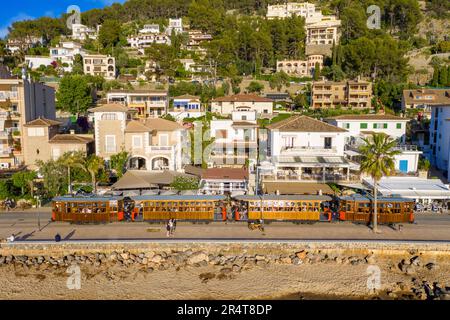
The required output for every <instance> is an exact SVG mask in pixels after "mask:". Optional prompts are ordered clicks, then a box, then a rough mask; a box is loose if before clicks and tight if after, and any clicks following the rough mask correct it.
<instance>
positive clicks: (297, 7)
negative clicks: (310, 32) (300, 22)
mask: <svg viewBox="0 0 450 320" xmlns="http://www.w3.org/2000/svg"><path fill="white" fill-rule="evenodd" d="M294 15H295V16H300V17H304V18H305V20H307V21H310V20H311V19H312V20H313V21H314V20H315V19H320V18H321V17H322V13H321V12H320V11H316V5H315V4H313V3H308V2H302V3H298V2H286V3H284V4H275V5H268V6H267V15H266V17H267V18H268V19H275V18H281V19H282V18H288V17H291V16H294Z"/></svg>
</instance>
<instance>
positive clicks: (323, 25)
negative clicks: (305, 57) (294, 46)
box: [306, 16, 341, 45]
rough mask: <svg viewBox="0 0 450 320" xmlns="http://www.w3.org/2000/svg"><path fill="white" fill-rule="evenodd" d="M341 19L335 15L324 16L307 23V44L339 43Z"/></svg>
mask: <svg viewBox="0 0 450 320" xmlns="http://www.w3.org/2000/svg"><path fill="white" fill-rule="evenodd" d="M340 26H341V20H337V19H336V18H335V17H334V16H327V17H324V18H323V19H322V20H320V21H318V22H315V23H311V24H307V25H306V44H307V45H332V44H333V43H339V39H340V33H339V28H340Z"/></svg>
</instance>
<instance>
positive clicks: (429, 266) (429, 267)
mask: <svg viewBox="0 0 450 320" xmlns="http://www.w3.org/2000/svg"><path fill="white" fill-rule="evenodd" d="M425 268H427V269H428V270H433V269H436V268H437V265H436V264H435V263H433V262H429V263H427V264H426V265H425Z"/></svg>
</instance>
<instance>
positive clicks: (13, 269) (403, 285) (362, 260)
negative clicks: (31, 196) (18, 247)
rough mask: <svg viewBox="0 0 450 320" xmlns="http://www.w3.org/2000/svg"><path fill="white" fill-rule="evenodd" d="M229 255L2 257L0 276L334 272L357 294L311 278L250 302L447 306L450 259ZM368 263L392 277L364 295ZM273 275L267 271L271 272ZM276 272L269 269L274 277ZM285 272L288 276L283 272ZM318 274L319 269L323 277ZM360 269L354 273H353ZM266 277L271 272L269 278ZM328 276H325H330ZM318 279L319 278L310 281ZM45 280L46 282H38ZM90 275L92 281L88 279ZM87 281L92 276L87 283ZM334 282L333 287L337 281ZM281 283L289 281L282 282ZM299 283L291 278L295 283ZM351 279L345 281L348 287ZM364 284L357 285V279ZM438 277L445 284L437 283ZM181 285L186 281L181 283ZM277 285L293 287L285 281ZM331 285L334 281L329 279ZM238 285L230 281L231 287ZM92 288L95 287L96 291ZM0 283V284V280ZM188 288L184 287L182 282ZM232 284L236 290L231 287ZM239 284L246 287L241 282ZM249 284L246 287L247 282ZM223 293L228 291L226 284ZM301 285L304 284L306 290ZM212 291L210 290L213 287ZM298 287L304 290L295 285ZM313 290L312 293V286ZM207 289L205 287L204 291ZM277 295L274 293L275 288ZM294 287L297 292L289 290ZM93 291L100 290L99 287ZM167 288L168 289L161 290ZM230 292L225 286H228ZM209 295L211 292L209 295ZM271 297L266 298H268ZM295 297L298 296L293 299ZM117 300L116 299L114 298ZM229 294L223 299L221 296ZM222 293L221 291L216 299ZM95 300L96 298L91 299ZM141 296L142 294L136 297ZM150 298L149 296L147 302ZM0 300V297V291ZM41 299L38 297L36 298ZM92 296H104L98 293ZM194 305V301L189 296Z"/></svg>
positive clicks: (210, 278)
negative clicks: (344, 275) (417, 302)
mask: <svg viewBox="0 0 450 320" xmlns="http://www.w3.org/2000/svg"><path fill="white" fill-rule="evenodd" d="M246 251H247V250H243V251H241V252H230V251H229V250H220V249H218V250H214V252H208V251H207V250H196V249H195V248H194V249H186V248H182V249H180V250H176V249H171V250H167V249H162V250H147V251H145V252H144V251H142V252H135V251H133V250H114V251H110V252H91V253H77V252H73V253H71V254H64V255H62V254H61V255H56V254H53V255H33V256H27V255H12V254H6V255H0V274H2V278H3V277H5V276H6V277H8V274H9V275H10V276H11V277H14V276H17V274H20V275H21V276H22V277H26V276H27V275H34V276H35V277H36V278H37V279H39V274H42V276H41V281H45V279H47V280H49V279H52V277H54V276H56V275H59V276H60V277H61V275H62V274H63V273H64V272H65V270H67V268H69V267H70V266H73V265H76V266H79V267H80V269H81V270H82V273H83V277H84V278H83V281H84V282H85V283H86V282H88V281H89V280H90V276H89V275H90V274H91V275H94V276H95V277H96V279H97V282H99V283H100V285H101V283H105V285H106V283H108V282H115V283H119V280H120V279H121V280H125V281H127V280H129V279H128V278H126V276H125V277H124V276H123V274H126V275H128V276H129V274H130V272H133V274H134V280H135V279H136V278H137V277H139V276H142V275H143V276H144V277H147V275H149V274H152V277H154V278H155V279H156V278H158V277H159V275H158V274H160V275H161V277H172V276H179V275H181V274H186V279H187V278H189V279H191V280H190V281H192V279H193V276H195V277H197V278H198V281H199V282H200V284H196V285H198V286H200V287H199V294H200V292H201V290H203V289H201V286H202V285H203V286H207V285H208V284H219V285H220V286H222V285H223V283H224V281H225V282H226V280H230V281H231V280H233V281H235V280H236V279H239V277H241V278H245V277H246V273H248V274H254V276H255V277H257V276H256V274H260V275H261V276H262V277H266V276H267V277H268V278H269V277H270V279H272V278H273V279H274V280H273V281H274V282H275V283H276V277H277V276H276V274H272V272H276V270H279V271H280V272H286V273H287V272H291V273H292V281H298V279H302V282H306V281H308V278H307V277H305V276H303V275H299V276H298V278H296V276H295V274H296V273H297V272H301V271H302V270H303V271H304V272H306V271H307V272H310V273H311V272H315V270H317V272H323V273H324V274H323V275H322V276H321V278H319V279H320V281H322V278H324V280H326V277H325V276H326V272H327V271H326V270H334V271H335V272H337V273H338V274H339V273H341V272H342V273H345V272H347V273H348V274H349V275H352V273H355V275H354V278H355V280H354V281H356V282H357V283H358V288H356V289H355V288H353V287H352V286H349V288H348V289H346V288H345V287H342V286H339V288H340V289H339V290H338V291H337V292H334V294H330V291H327V290H326V289H325V290H323V289H320V287H318V286H313V284H314V280H312V279H311V280H310V282H311V283H310V284H309V285H312V286H311V288H313V289H314V291H313V292H308V293H301V291H297V292H296V291H293V292H289V293H281V294H277V292H276V290H273V292H272V291H270V290H268V289H266V288H264V290H261V291H264V292H261V294H259V295H258V294H256V295H255V296H254V298H261V299H311V298H312V299H314V297H316V298H321V299H324V298H326V299H328V298H331V299H333V298H339V299H350V298H351V299H419V300H450V283H448V282H445V279H447V280H448V279H450V270H449V269H450V268H449V265H450V264H449V259H448V257H441V258H439V257H438V256H436V255H428V254H427V253H422V252H418V251H411V252H408V253H406V255H405V254H403V256H402V257H401V259H400V257H399V256H392V255H389V256H386V255H381V254H377V253H374V252H373V251H368V252H367V253H364V254H361V253H358V254H351V255H350V254H347V253H345V252H344V253H343V252H340V251H336V252H333V251H331V252H330V250H320V249H302V250H292V251H290V252H289V250H282V252H281V253H275V252H274V250H270V252H260V253H258V252H256V253H255V252H246ZM370 265H378V266H380V268H381V270H383V273H384V274H385V275H386V276H389V277H390V278H392V280H391V279H389V281H388V282H387V283H384V284H383V286H382V287H380V288H378V290H373V292H372V291H371V292H369V291H367V290H365V289H364V283H361V282H362V281H366V278H367V275H365V274H362V275H361V273H364V271H365V270H366V269H367V267H368V266H370ZM269 270H272V271H269ZM274 270H275V271H274ZM289 270H291V271H289ZM321 270H324V271H321ZM356 270H358V273H356V272H355V271H356ZM269 272H270V274H269ZM328 272H329V271H328ZM313 276H314V277H317V275H313ZM42 277H44V278H42ZM92 277H93V276H92ZM92 277H91V278H92ZM333 278H335V279H334V280H335V281H336V282H339V279H336V276H334V277H333ZM286 279H287V280H286ZM296 279H297V280H296ZM351 279H352V278H349V279H348V280H345V281H349V283H351V281H352V280H351ZM361 279H362V280H361ZM442 279H444V282H442ZM8 281H9V284H10V285H11V284H12V285H14V279H9V280H8ZM186 281H187V280H186ZM283 281H291V280H290V279H289V276H288V275H287V276H286V277H285V278H284V280H283ZM329 281H333V279H329ZM235 282H236V281H235ZM99 283H97V285H99ZM0 284H2V281H1V280H0ZM185 285H186V286H188V285H189V282H188V281H187V282H186V284H185ZM235 285H238V284H235ZM243 285H244V283H243ZM246 285H247V286H249V285H250V284H248V283H247V284H246ZM223 286H224V289H223V290H224V292H226V285H223ZM305 286H306V284H304V285H303V287H305ZM212 287H214V286H212ZM298 287H299V288H301V287H302V286H300V285H299V286H298ZM316 287H317V288H316ZM204 288H208V287H204ZM274 289H276V288H274ZM292 289H295V286H293V285H292ZM96 290H101V288H97V289H96ZM161 290H167V288H165V287H164V288H161ZM230 290H231V288H230ZM208 291H211V289H208ZM267 292H269V293H270V294H269V295H266V293H267ZM299 292H300V293H299ZM119 294H120V293H119ZM226 294H228V293H226ZM222 295H223V293H222ZM97 296H98V294H97ZM146 297H147V296H146V295H145V293H144V292H143V295H142V298H146ZM152 297H153V296H151V297H150V298H152ZM229 297H231V298H236V299H239V298H242V295H239V294H236V297H234V296H233V295H231V296H229V295H226V298H229ZM0 298H4V295H2V294H1V293H0ZM36 298H39V297H36ZM98 298H104V297H103V296H102V295H100V296H99V297H98ZM192 298H194V299H196V298H199V296H197V297H192ZM206 298H211V299H218V298H221V295H220V294H213V295H211V294H209V296H207V297H206Z"/></svg>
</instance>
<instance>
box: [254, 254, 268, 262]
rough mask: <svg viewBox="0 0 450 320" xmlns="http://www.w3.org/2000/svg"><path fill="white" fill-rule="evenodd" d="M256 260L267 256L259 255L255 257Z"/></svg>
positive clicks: (264, 258)
mask: <svg viewBox="0 0 450 320" xmlns="http://www.w3.org/2000/svg"><path fill="white" fill-rule="evenodd" d="M255 260H256V261H260V260H266V257H265V256H262V255H257V256H256V257H255Z"/></svg>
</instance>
